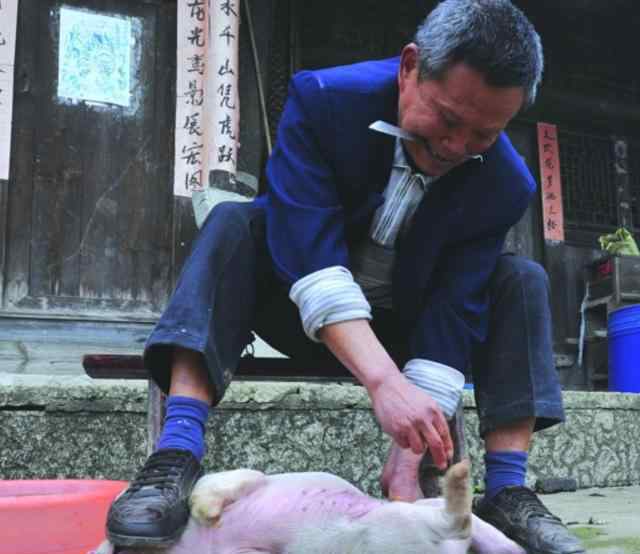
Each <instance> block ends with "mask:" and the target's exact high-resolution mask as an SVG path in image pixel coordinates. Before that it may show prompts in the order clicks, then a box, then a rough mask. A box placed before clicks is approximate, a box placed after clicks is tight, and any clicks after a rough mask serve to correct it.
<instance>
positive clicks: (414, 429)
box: [319, 320, 453, 469]
mask: <svg viewBox="0 0 640 554" xmlns="http://www.w3.org/2000/svg"><path fill="white" fill-rule="evenodd" d="M319 335H320V338H321V339H322V341H323V342H324V343H325V344H326V345H327V347H328V348H329V349H330V350H331V352H333V354H334V355H335V356H336V358H338V359H339V360H340V361H341V362H342V363H343V364H344V365H345V366H346V367H347V368H348V369H349V371H351V373H353V375H354V376H355V377H356V379H358V381H360V383H362V384H363V385H364V387H365V388H366V389H367V392H368V393H369V397H370V398H371V402H372V404H373V410H374V412H375V414H376V417H377V419H378V422H379V423H380V426H381V427H382V430H383V431H384V432H385V433H387V434H389V435H391V437H392V438H393V440H394V441H395V442H396V443H397V444H398V446H400V447H401V448H411V450H412V451H413V452H415V453H416V454H422V453H424V452H425V451H426V450H427V449H429V451H430V452H431V457H432V458H433V461H434V463H435V464H437V465H438V467H440V468H442V469H445V468H446V467H447V460H448V459H451V458H452V457H453V444H452V442H451V436H450V434H449V426H448V425H447V421H446V419H445V417H444V415H443V414H442V410H441V409H440V408H439V406H438V405H437V403H436V402H435V400H433V398H431V396H429V394H427V393H426V392H424V391H423V390H421V389H419V388H418V387H416V386H415V385H412V384H411V383H409V381H407V379H406V378H405V377H404V375H402V373H401V372H400V370H399V369H398V367H397V366H396V364H395V362H394V361H393V360H392V359H391V357H390V356H389V354H388V353H387V351H386V350H385V349H384V347H383V346H382V344H380V341H379V340H378V338H377V337H376V336H375V334H374V333H373V331H372V330H371V327H370V326H369V322H368V321H366V320H351V321H343V322H340V323H334V324H332V325H327V326H326V327H324V328H322V329H321V330H320V332H319Z"/></svg>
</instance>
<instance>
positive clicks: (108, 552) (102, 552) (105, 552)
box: [89, 541, 115, 554]
mask: <svg viewBox="0 0 640 554" xmlns="http://www.w3.org/2000/svg"><path fill="white" fill-rule="evenodd" d="M89 554H115V552H114V548H113V545H112V544H111V543H110V542H109V541H104V542H103V543H102V544H101V545H100V546H99V547H98V548H97V549H96V550H92V551H91V552H89Z"/></svg>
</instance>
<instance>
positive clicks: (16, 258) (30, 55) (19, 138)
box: [1, 0, 41, 309]
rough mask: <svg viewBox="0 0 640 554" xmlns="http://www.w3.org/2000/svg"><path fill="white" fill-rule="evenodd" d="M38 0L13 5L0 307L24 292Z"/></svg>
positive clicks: (28, 244) (29, 223) (28, 242)
mask: <svg viewBox="0 0 640 554" xmlns="http://www.w3.org/2000/svg"><path fill="white" fill-rule="evenodd" d="M39 17H40V15H39V10H38V1H37V0H22V1H21V2H20V4H19V11H18V28H17V44H16V64H15V72H16V73H15V88H14V106H13V132H12V141H13V144H12V149H11V150H12V154H11V179H10V180H9V182H8V183H7V215H6V220H5V221H6V227H5V229H6V235H5V236H4V238H3V243H4V247H5V249H6V250H5V251H6V257H5V265H4V286H3V290H2V293H3V294H2V306H1V307H2V308H3V309H6V308H7V307H8V306H11V304H12V303H14V302H16V301H18V300H19V299H20V298H21V297H23V296H25V295H26V294H27V290H28V280H29V252H30V249H31V227H32V220H31V210H32V201H33V159H34V142H35V141H34V127H35V122H36V121H37V120H38V115H39V114H38V111H37V104H38V102H37V99H38V97H39V91H38V89H37V86H36V85H37V73H38V68H37V66H36V58H37V56H36V52H37V49H38V45H39V43H40V40H41V36H40V35H41V34H40V32H39V27H38V25H39V23H38V22H39Z"/></svg>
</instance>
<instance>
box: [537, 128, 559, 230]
mask: <svg viewBox="0 0 640 554" xmlns="http://www.w3.org/2000/svg"><path fill="white" fill-rule="evenodd" d="M538 149H539V158H540V180H541V186H540V193H541V194H542V218H543V220H542V222H543V227H544V238H545V239H546V240H550V241H559V242H564V215H563V213H562V182H561V180H560V150H559V148H558V130H557V128H556V126H555V125H551V124H549V123H538Z"/></svg>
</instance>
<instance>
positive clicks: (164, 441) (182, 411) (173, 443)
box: [156, 396, 209, 461]
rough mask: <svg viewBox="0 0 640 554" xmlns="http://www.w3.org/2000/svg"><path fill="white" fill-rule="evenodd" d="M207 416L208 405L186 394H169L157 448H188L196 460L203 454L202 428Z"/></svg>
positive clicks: (200, 458)
mask: <svg viewBox="0 0 640 554" xmlns="http://www.w3.org/2000/svg"><path fill="white" fill-rule="evenodd" d="M208 416H209V405H208V404H207V403H206V402H203V401H202V400H197V399H196V398H189V397H187V396H169V397H168V398H167V414H166V416H165V418H164V426H163V428H162V433H161V434H160V439H159V440H158V445H157V447H156V449H157V450H160V449H161V448H179V449H180V450H188V451H189V452H191V453H192V454H193V455H194V456H195V457H196V458H197V459H198V461H200V460H202V457H203V456H204V428H205V423H206V422H207V417H208Z"/></svg>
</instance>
